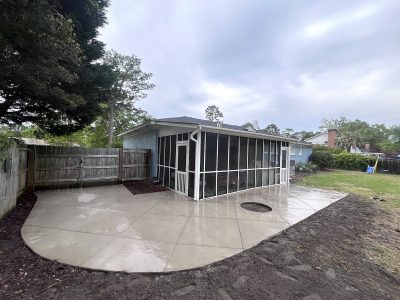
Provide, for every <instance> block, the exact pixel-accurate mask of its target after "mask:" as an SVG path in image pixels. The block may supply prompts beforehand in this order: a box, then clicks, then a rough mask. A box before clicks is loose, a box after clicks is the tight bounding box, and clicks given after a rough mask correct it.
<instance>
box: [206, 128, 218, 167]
mask: <svg viewBox="0 0 400 300" xmlns="http://www.w3.org/2000/svg"><path fill="white" fill-rule="evenodd" d="M216 166H217V134H216V133H212V132H207V134H206V171H215V168H216Z"/></svg>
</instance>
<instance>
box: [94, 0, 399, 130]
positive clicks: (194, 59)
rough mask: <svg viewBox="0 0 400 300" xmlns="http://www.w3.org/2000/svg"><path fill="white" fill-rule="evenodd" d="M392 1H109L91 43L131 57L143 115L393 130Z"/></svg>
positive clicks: (395, 53)
mask: <svg viewBox="0 0 400 300" xmlns="http://www.w3.org/2000/svg"><path fill="white" fill-rule="evenodd" d="M399 13H400V2H399V1H398V0H394V1H385V0H379V1H365V0H362V1H350V0H349V1H320V0H316V1H292V0H290V1H283V0H276V1H266V0H260V1H253V0H243V1H232V0H222V1H219V0H213V1H206V0H201V1H197V0H196V1H185V0H182V1H160V0H157V1H150V0H135V1H132V0H113V1H112V2H111V6H110V8H109V12H108V24H107V25H106V26H105V27H104V28H103V29H102V30H101V37H100V39H101V40H102V41H104V42H105V43H106V45H107V48H108V49H111V48H113V49H115V50H117V51H118V52H121V53H123V54H128V55H130V54H133V53H134V54H135V55H137V56H138V57H139V58H141V59H142V69H143V70H144V71H146V72H151V73H153V78H152V81H153V82H154V83H155V84H156V88H155V89H154V90H152V91H151V92H149V95H148V97H147V98H145V99H143V100H141V101H140V102H139V103H138V106H139V107H141V108H143V109H145V110H146V111H148V112H149V113H150V114H151V115H152V116H153V117H156V118H160V117H173V116H181V115H186V116H192V117H199V118H204V110H205V108H206V107H207V106H208V105H210V104H216V105H217V106H219V107H220V109H221V110H222V112H223V114H224V117H225V118H224V121H225V122H226V123H233V124H238V125H241V124H243V123H245V122H248V121H250V122H252V121H253V120H258V122H259V124H260V127H265V126H266V125H268V124H270V123H275V124H277V125H278V126H279V127H280V128H282V129H284V128H293V129H295V130H296V131H300V130H316V129H317V128H318V126H319V125H320V123H321V120H322V118H323V117H337V116H340V115H343V116H345V117H348V118H352V119H354V118H360V119H363V120H366V121H368V122H370V123H386V124H394V123H398V124H400V59H399V58H400V51H399V50H400V39H399V38H400V17H399Z"/></svg>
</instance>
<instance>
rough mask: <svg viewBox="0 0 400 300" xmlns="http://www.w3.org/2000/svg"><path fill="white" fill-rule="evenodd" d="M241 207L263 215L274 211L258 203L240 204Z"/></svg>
mask: <svg viewBox="0 0 400 300" xmlns="http://www.w3.org/2000/svg"><path fill="white" fill-rule="evenodd" d="M240 206H241V207H243V208H244V209H247V210H250V211H254V212H261V213H266V212H270V211H271V210H272V208H271V207H269V206H268V205H265V204H263V203H258V202H243V203H241V204H240Z"/></svg>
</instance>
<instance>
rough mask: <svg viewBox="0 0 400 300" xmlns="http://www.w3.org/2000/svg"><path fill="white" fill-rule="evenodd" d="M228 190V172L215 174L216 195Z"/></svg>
mask: <svg viewBox="0 0 400 300" xmlns="http://www.w3.org/2000/svg"><path fill="white" fill-rule="evenodd" d="M227 188H228V172H218V173H217V194H218V195H223V194H226V193H227Z"/></svg>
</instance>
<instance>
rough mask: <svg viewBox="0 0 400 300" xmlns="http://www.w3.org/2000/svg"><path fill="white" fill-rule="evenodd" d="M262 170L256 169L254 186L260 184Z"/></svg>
mask: <svg viewBox="0 0 400 300" xmlns="http://www.w3.org/2000/svg"><path fill="white" fill-rule="evenodd" d="M262 172H263V170H256V186H257V187H259V186H262Z"/></svg>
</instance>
